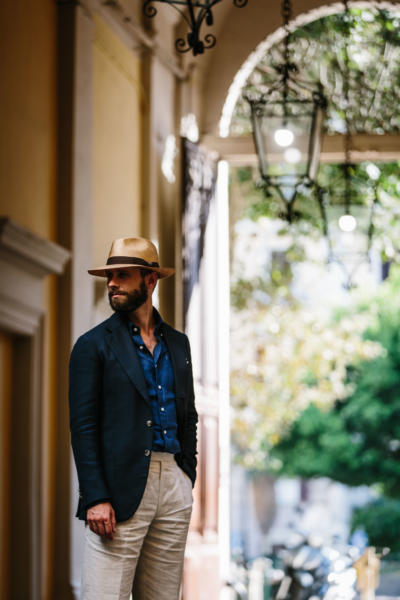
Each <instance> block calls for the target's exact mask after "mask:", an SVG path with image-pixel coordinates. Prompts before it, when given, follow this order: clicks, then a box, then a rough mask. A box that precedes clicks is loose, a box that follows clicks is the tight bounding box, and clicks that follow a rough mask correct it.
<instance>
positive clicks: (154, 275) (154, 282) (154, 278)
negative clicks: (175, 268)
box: [148, 271, 158, 290]
mask: <svg viewBox="0 0 400 600" xmlns="http://www.w3.org/2000/svg"><path fill="white" fill-rule="evenodd" d="M157 281H158V275H157V273H156V272H155V271H150V273H149V275H148V282H149V283H150V284H151V286H152V289H153V290H154V288H155V287H156V285H157Z"/></svg>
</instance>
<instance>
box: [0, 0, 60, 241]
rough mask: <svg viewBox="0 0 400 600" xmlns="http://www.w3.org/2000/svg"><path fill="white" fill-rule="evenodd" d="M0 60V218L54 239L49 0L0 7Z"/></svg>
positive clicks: (7, 0)
mask: <svg viewBox="0 0 400 600" xmlns="http://www.w3.org/2000/svg"><path fill="white" fill-rule="evenodd" d="M0 56H1V78H2V85H1V94H0V103H1V104H0V131H1V144H0V214H2V215H8V216H10V217H12V218H13V219H14V220H15V221H17V222H18V223H20V224H21V225H24V226H25V227H29V228H30V229H31V230H32V231H34V232H35V233H37V234H39V235H42V236H44V237H47V238H50V239H54V235H55V214H54V207H55V183H56V181H55V160H56V3H55V2H54V0H35V2H32V0H2V1H1V2H0Z"/></svg>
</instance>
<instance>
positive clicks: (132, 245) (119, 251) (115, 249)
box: [88, 238, 175, 279]
mask: <svg viewBox="0 0 400 600" xmlns="http://www.w3.org/2000/svg"><path fill="white" fill-rule="evenodd" d="M126 267H137V268H139V269H148V270H149V271H155V272H156V273H158V277H159V278H160V279H162V278H164V277H169V276H170V275H172V274H173V273H174V272H175V269H171V268H169V267H160V264H159V260H158V252H157V248H156V247H155V245H154V244H153V243H152V242H150V240H146V239H145V238H119V239H118V240H114V241H113V243H112V245H111V250H110V253H109V255H108V259H107V264H106V265H104V266H102V267H96V268H95V269H89V271H88V273H90V275H97V276H98V277H107V274H106V271H109V270H110V269H126Z"/></svg>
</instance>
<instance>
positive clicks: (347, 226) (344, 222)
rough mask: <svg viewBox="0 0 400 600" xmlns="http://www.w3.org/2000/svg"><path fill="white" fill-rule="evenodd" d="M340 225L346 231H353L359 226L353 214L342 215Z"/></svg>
mask: <svg viewBox="0 0 400 600" xmlns="http://www.w3.org/2000/svg"><path fill="white" fill-rule="evenodd" d="M339 227H340V229H341V230H342V231H345V232H346V233H351V232H352V231H354V230H355V228H356V227H357V221H356V220H355V218H354V217H353V215H342V216H341V217H340V219H339Z"/></svg>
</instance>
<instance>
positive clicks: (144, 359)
mask: <svg viewBox="0 0 400 600" xmlns="http://www.w3.org/2000/svg"><path fill="white" fill-rule="evenodd" d="M154 320H155V329H154V336H155V338H156V340H157V345H156V347H155V348H154V350H153V354H151V352H149V350H148V349H147V347H146V345H145V344H144V342H143V339H142V336H141V335H140V328H139V327H138V326H137V325H135V324H134V323H132V322H129V330H130V333H131V336H132V339H133V343H134V344H135V347H136V351H137V353H138V356H139V360H140V364H141V365H142V368H143V373H144V377H145V380H146V384H147V390H148V393H149V398H150V402H151V409H152V412H153V447H152V449H153V450H155V451H156V452H170V453H171V454H176V453H177V452H180V451H181V447H180V444H179V441H178V438H177V429H178V424H177V418H176V406H175V380H174V372H173V369H172V364H171V358H170V355H169V352H168V348H167V344H166V342H165V340H164V337H163V331H162V326H163V320H162V318H161V316H160V314H159V313H158V312H157V310H156V309H154Z"/></svg>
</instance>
